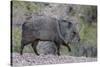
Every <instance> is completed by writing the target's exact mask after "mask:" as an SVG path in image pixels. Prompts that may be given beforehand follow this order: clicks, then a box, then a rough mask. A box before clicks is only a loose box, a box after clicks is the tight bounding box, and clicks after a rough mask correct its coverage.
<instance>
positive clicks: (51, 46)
mask: <svg viewBox="0 0 100 67" xmlns="http://www.w3.org/2000/svg"><path fill="white" fill-rule="evenodd" d="M37 50H38V52H39V54H43V55H47V54H52V55H56V54H57V53H56V45H55V43H53V42H50V41H40V42H39V44H38V46H37Z"/></svg>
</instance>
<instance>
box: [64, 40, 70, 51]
mask: <svg viewBox="0 0 100 67" xmlns="http://www.w3.org/2000/svg"><path fill="white" fill-rule="evenodd" d="M63 45H64V46H66V47H67V48H68V51H69V52H71V48H70V46H69V44H66V43H64V42H63Z"/></svg>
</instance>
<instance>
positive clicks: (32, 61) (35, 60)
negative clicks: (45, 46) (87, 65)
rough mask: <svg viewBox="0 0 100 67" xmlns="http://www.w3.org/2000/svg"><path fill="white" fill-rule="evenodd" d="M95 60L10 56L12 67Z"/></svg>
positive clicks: (49, 56)
mask: <svg viewBox="0 0 100 67" xmlns="http://www.w3.org/2000/svg"><path fill="white" fill-rule="evenodd" d="M93 61H97V58H86V57H73V56H66V55H61V56H54V55H40V56H36V55H34V54H32V53H24V54H23V55H22V56H21V55H20V54H19V53H13V54H12V62H13V66H30V65H43V64H63V63H80V62H93Z"/></svg>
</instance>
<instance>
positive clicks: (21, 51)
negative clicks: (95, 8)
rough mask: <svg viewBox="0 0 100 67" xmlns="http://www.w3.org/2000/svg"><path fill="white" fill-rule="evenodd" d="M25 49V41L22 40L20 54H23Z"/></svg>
mask: <svg viewBox="0 0 100 67" xmlns="http://www.w3.org/2000/svg"><path fill="white" fill-rule="evenodd" d="M23 49H24V44H23V42H21V50H20V55H22V54H23Z"/></svg>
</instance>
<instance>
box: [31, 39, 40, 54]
mask: <svg viewBox="0 0 100 67" xmlns="http://www.w3.org/2000/svg"><path fill="white" fill-rule="evenodd" d="M37 44H38V40H35V41H34V42H33V43H32V48H33V50H34V52H35V54H36V55H38V56H39V53H38V52H37V49H36V46H37Z"/></svg>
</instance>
